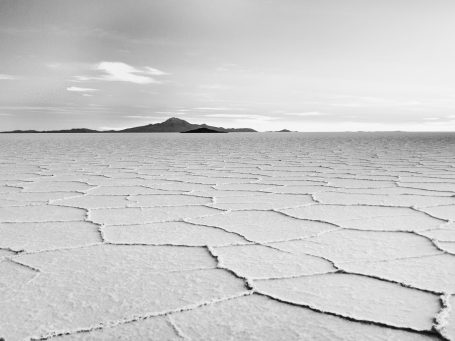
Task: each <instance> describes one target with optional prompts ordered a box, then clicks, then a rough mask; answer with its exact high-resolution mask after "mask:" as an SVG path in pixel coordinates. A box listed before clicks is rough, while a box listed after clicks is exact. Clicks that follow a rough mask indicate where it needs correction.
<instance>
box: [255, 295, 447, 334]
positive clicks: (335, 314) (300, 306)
mask: <svg viewBox="0 0 455 341" xmlns="http://www.w3.org/2000/svg"><path fill="white" fill-rule="evenodd" d="M254 294H255V295H259V296H264V297H267V298H269V299H271V300H273V301H276V302H279V303H283V304H287V305H291V306H294V307H299V308H306V309H309V310H311V311H314V312H317V313H320V314H324V315H330V316H335V317H339V318H342V319H344V320H347V321H351V322H357V323H362V324H368V325H375V326H378V327H386V328H390V329H395V330H402V331H406V332H411V333H417V334H421V335H427V336H436V337H438V338H439V339H441V340H443V341H450V340H448V339H446V338H444V337H443V336H442V335H441V334H439V333H437V332H436V331H434V330H433V329H430V330H418V329H414V328H411V327H399V326H394V325H390V324H387V323H383V322H379V321H371V320H362V319H357V318H355V317H351V316H347V315H343V314H338V313H333V312H330V311H325V310H322V309H319V308H316V307H313V306H311V305H307V304H303V303H296V302H290V301H286V300H283V299H280V298H278V297H275V296H272V295H270V294H266V293H263V292H260V291H255V292H254Z"/></svg>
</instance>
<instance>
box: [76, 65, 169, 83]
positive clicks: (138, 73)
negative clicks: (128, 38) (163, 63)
mask: <svg viewBox="0 0 455 341" xmlns="http://www.w3.org/2000/svg"><path fill="white" fill-rule="evenodd" d="M93 69H94V70H95V71H97V72H101V75H95V76H86V75H82V76H75V77H74V80H76V81H79V82H83V81H90V80H97V81H110V82H129V83H135V84H152V83H160V81H158V80H157V79H155V78H154V77H151V76H164V75H167V74H168V73H166V72H164V71H161V70H158V69H155V68H152V67H150V66H146V67H143V68H137V67H134V66H132V65H129V64H126V63H123V62H101V63H98V64H96V65H95V66H94V67H93Z"/></svg>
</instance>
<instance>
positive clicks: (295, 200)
mask: <svg viewBox="0 0 455 341" xmlns="http://www.w3.org/2000/svg"><path fill="white" fill-rule="evenodd" d="M313 203H314V201H313V199H312V198H311V196H310V195H286V194H274V193H258V194H254V195H252V194H250V195H249V196H240V197H238V196H232V197H226V196H224V197H221V198H218V197H216V196H215V204H214V205H213V206H214V207H217V208H221V209H224V210H242V209H243V210H247V209H253V210H254V209H257V210H270V209H275V208H285V207H294V206H302V205H309V204H313Z"/></svg>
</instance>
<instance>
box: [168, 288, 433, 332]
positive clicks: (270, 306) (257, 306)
mask: <svg viewBox="0 0 455 341" xmlns="http://www.w3.org/2000/svg"><path fill="white" fill-rule="evenodd" d="M172 319H173V321H174V322H175V323H176V325H177V326H178V328H179V329H180V330H181V331H182V333H183V334H184V335H186V336H187V337H188V338H190V339H191V340H208V341H217V340H223V339H225V338H226V335H227V333H229V336H230V338H231V339H232V340H288V341H299V340H320V341H323V340H339V341H348V340H372V341H389V340H401V341H429V340H434V338H433V337H431V336H428V335H424V334H420V333H412V332H409V331H403V330H398V329H392V328H387V327H380V326H377V325H374V324H367V323H358V322H353V321H348V320H346V319H343V318H340V317H337V316H333V315H328V314H322V313H318V312H315V311H312V310H310V309H306V308H303V307H295V306H292V305H290V304H283V303H281V302H277V301H275V300H272V299H270V298H268V297H264V296H259V295H251V296H246V297H241V298H236V299H232V300H227V301H224V302H220V303H217V304H211V305H207V306H204V307H200V308H198V309H195V310H190V311H185V312H181V313H177V314H172Z"/></svg>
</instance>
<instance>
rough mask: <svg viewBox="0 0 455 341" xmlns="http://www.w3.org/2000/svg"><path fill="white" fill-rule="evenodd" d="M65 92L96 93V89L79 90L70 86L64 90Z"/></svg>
mask: <svg viewBox="0 0 455 341" xmlns="http://www.w3.org/2000/svg"><path fill="white" fill-rule="evenodd" d="M66 90H67V91H73V92H92V91H98V89H92V88H80V87H77V86H70V87H69V88H66Z"/></svg>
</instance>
